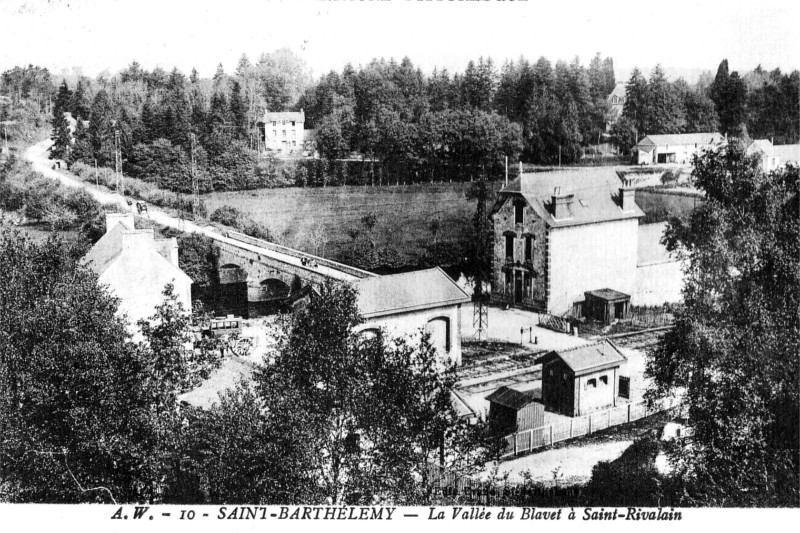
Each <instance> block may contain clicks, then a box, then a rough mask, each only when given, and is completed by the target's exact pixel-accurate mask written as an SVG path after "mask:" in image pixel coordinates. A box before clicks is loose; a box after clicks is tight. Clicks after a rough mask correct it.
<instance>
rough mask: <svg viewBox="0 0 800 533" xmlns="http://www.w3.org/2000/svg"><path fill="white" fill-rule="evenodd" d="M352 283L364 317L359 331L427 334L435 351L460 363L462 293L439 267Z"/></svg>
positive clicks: (369, 333) (396, 335) (366, 332)
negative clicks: (356, 291)
mask: <svg viewBox="0 0 800 533" xmlns="http://www.w3.org/2000/svg"><path fill="white" fill-rule="evenodd" d="M354 283H355V287H356V289H357V290H358V308H359V311H360V312H361V316H363V317H364V320H365V322H364V324H363V325H362V326H361V327H360V328H359V333H361V334H365V335H374V334H378V333H379V332H380V331H381V330H384V331H385V332H386V333H387V334H388V335H390V336H395V337H400V336H405V335H408V336H412V337H413V336H416V335H418V334H419V333H420V331H426V332H427V333H429V334H430V341H431V344H432V345H433V346H434V347H435V348H436V350H437V351H438V353H439V354H440V355H442V356H443V357H447V358H449V359H450V360H451V361H453V362H455V363H457V364H460V363H461V312H460V309H461V306H462V305H463V304H465V303H468V302H469V301H470V299H469V297H468V296H467V295H466V293H465V292H464V291H463V290H462V289H461V288H460V287H459V286H458V285H457V284H456V283H455V282H454V281H453V280H452V279H451V278H450V276H448V275H447V274H445V272H444V271H443V270H442V269H441V268H431V269H428V270H418V271H415V272H407V273H404V274H393V275H388V276H375V277H369V278H364V279H360V280H358V281H356V282H354Z"/></svg>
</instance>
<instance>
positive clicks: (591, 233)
mask: <svg viewBox="0 0 800 533" xmlns="http://www.w3.org/2000/svg"><path fill="white" fill-rule="evenodd" d="M548 239H549V243H548V252H547V259H548V269H547V272H548V280H547V283H548V286H549V291H548V300H547V309H548V312H550V313H552V314H558V315H560V314H563V313H565V312H567V311H570V310H571V309H572V304H573V302H576V301H580V300H583V299H584V294H583V293H584V292H586V291H591V290H596V289H604V288H609V289H614V290H616V291H620V292H624V293H626V294H632V293H633V291H634V289H635V287H636V258H637V256H636V252H637V243H638V221H637V220H636V219H628V220H619V221H614V222H603V223H600V224H585V225H581V226H571V227H566V228H553V229H551V230H550V231H549V232H548ZM632 303H636V302H632Z"/></svg>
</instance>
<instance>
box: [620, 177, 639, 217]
mask: <svg viewBox="0 0 800 533" xmlns="http://www.w3.org/2000/svg"><path fill="white" fill-rule="evenodd" d="M635 196H636V188H634V187H631V185H630V183H628V182H625V183H624V184H623V186H622V187H620V188H619V205H620V207H621V208H622V212H623V213H631V212H633V211H635V210H636V202H635V201H634V199H635Z"/></svg>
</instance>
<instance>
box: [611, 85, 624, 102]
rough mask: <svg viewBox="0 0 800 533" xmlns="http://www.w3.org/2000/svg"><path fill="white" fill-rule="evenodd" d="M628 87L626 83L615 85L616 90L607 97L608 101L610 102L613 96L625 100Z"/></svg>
mask: <svg viewBox="0 0 800 533" xmlns="http://www.w3.org/2000/svg"><path fill="white" fill-rule="evenodd" d="M625 91H626V87H625V83H624V82H617V84H616V85H614V90H613V91H611V93H610V94H609V95H608V96H607V97H606V100H610V99H611V97H612V96H616V97H617V98H622V99H625V94H626V92H625Z"/></svg>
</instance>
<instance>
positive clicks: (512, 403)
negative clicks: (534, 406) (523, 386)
mask: <svg viewBox="0 0 800 533" xmlns="http://www.w3.org/2000/svg"><path fill="white" fill-rule="evenodd" d="M486 399H487V400H489V401H490V402H493V403H497V404H500V405H502V406H504V407H509V408H511V409H516V410H519V409H522V408H523V407H525V406H526V405H528V404H529V403H533V402H534V401H535V400H534V399H533V396H530V395H528V394H525V393H524V392H520V391H518V390H514V389H511V388H509V387H506V386H505V385H503V386H502V387H500V388H499V389H497V390H496V391H494V392H493V393H491V394H490V395H489V396H487V397H486Z"/></svg>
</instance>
